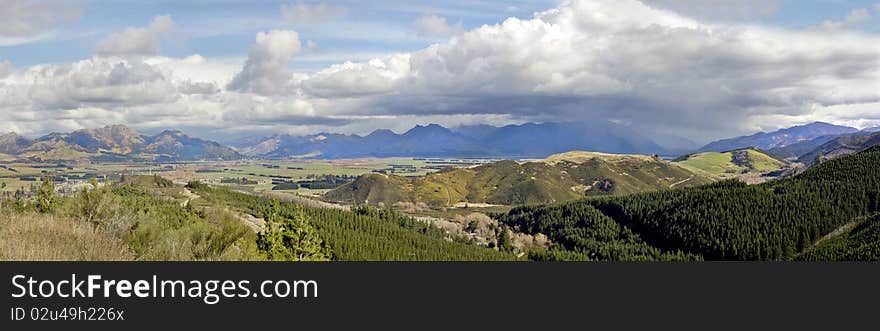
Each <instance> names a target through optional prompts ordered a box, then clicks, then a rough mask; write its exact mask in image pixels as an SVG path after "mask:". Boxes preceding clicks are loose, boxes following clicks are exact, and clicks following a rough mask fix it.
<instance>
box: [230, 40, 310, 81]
mask: <svg viewBox="0 0 880 331" xmlns="http://www.w3.org/2000/svg"><path fill="white" fill-rule="evenodd" d="M301 48H302V45H301V43H300V39H299V34H298V33H296V31H288V30H272V31H269V32H260V33H258V34H257V38H256V44H254V46H253V47H251V50H250V53H248V59H247V62H245V65H244V68H243V69H242V70H241V72H239V73H238V75H236V76H235V78H234V79H233V80H232V82H231V83H229V85H228V86H227V88H228V89H230V90H235V91H239V92H253V93H257V94H262V95H277V94H287V93H291V91H292V88H291V86H290V84H291V79H292V78H293V74H292V73H291V72H290V69H288V63H290V60H291V59H292V58H293V56H294V55H296V54H297V53H299V52H300V49H301Z"/></svg>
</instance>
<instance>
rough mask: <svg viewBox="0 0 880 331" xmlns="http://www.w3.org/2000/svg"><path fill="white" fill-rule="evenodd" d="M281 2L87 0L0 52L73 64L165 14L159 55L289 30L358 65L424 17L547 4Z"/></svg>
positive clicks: (234, 49) (404, 37)
mask: <svg viewBox="0 0 880 331" xmlns="http://www.w3.org/2000/svg"><path fill="white" fill-rule="evenodd" d="M289 3H291V2H290V1H262V0H255V1H238V0H217V1H211V0H204V1H141V0H132V1H120V0H92V1H89V2H87V3H83V5H82V7H81V8H82V16H81V18H80V19H79V20H78V21H77V22H76V23H75V24H71V25H69V26H65V27H63V31H58V32H57V35H56V36H53V37H50V38H47V39H45V40H40V41H36V42H33V43H26V44H21V45H14V46H6V47H2V46H0V54H2V55H3V58H5V59H8V60H10V61H12V62H13V63H16V64H19V65H33V64H39V63H62V62H70V61H75V60H78V59H82V58H87V57H89V56H90V55H91V54H92V53H93V51H94V45H95V44H96V43H97V42H98V41H99V40H101V39H102V38H105V37H107V36H108V35H110V34H111V33H113V32H117V31H120V30H123V29H125V28H128V27H138V26H144V25H146V24H148V23H149V22H150V20H151V19H152V18H153V17H155V16H158V15H170V16H171V17H172V18H173V19H174V21H175V22H177V24H178V25H180V27H181V29H182V30H183V31H184V32H185V33H186V35H187V40H186V42H185V43H180V44H177V45H175V44H170V45H167V46H165V47H163V48H162V50H161V54H162V55H167V56H186V55H189V54H200V55H202V56H209V57H244V56H245V55H246V52H247V49H248V48H249V47H250V45H251V44H252V43H253V39H254V34H256V33H257V32H259V31H265V30H270V29H294V30H297V31H298V32H300V34H302V36H303V38H307V39H309V40H312V41H314V42H315V43H317V44H318V45H320V49H321V51H322V52H323V53H327V54H332V55H338V56H339V57H341V58H343V59H345V58H349V59H351V60H365V59H368V58H369V57H367V58H364V57H363V56H358V55H361V54H376V53H393V52H408V51H414V50H418V49H421V48H424V47H425V46H427V45H429V44H430V43H431V42H435V41H437V40H438V39H437V38H420V37H418V36H417V35H416V29H415V27H414V22H415V21H416V20H417V19H418V18H419V17H421V16H424V15H438V16H443V17H444V18H447V19H448V20H449V23H450V24H455V23H457V22H459V21H460V22H461V23H462V25H463V27H464V28H465V29H470V28H473V27H477V26H480V25H482V24H494V23H496V22H500V21H502V20H504V19H505V18H507V17H510V16H519V17H529V16H531V15H532V13H534V12H536V11H540V10H544V9H547V8H550V7H552V6H553V5H554V3H555V1H543V0H537V1H523V0H515V1H424V0H421V1H419V0H417V1H406V0H398V1H328V2H326V3H327V4H328V5H330V6H338V7H343V8H346V10H347V13H346V14H345V15H344V16H341V17H336V18H333V19H328V20H326V21H325V22H320V23H317V24H316V23H312V22H310V23H296V22H290V21H287V20H285V19H284V18H283V17H282V14H281V12H280V7H281V5H282V4H289ZM294 3H297V2H294ZM302 3H306V4H320V3H321V2H315V1H311V2H309V1H304V2H302ZM345 54H350V55H348V56H346V55H345ZM329 62H335V61H326V62H324V63H311V62H309V63H301V66H303V67H307V68H308V67H311V68H314V67H317V66H320V65H326V64H328V63H329Z"/></svg>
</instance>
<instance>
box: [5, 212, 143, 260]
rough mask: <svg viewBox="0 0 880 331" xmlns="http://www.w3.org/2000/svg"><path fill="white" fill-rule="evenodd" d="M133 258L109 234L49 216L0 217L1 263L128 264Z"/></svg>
mask: <svg viewBox="0 0 880 331" xmlns="http://www.w3.org/2000/svg"><path fill="white" fill-rule="evenodd" d="M132 259H133V255H132V254H131V252H129V250H128V248H127V246H126V245H125V244H124V243H123V242H122V241H121V240H120V239H118V238H117V237H115V236H113V235H112V234H110V233H107V232H105V231H102V230H100V229H97V228H95V227H93V226H92V225H90V224H88V223H86V222H76V221H72V220H69V219H62V218H56V217H54V216H51V215H40V214H24V215H12V216H9V215H8V214H7V215H5V216H2V217H0V260H5V261H127V260H132Z"/></svg>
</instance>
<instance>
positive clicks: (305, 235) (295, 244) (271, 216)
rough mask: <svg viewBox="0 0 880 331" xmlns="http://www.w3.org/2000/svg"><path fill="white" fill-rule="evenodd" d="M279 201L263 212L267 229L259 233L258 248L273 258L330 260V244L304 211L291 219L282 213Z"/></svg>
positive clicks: (285, 259)
mask: <svg viewBox="0 0 880 331" xmlns="http://www.w3.org/2000/svg"><path fill="white" fill-rule="evenodd" d="M279 209H280V207H279V204H278V201H274V200H273V201H272V202H271V203H270V205H269V206H268V207H266V210H265V211H264V212H263V216H264V217H265V221H266V225H265V229H264V230H263V231H262V232H261V233H260V234H259V235H258V236H257V247H258V248H259V249H260V251H262V252H263V253H265V254H266V257H267V258H268V259H269V260H278V261H328V260H330V257H331V253H330V250H329V247H327V246H326V245H325V244H324V241H323V240H322V239H321V238H320V237H319V236H318V235H317V234H316V231H315V229H314V228H312V226H311V225H309V223H308V222H307V221H306V216H305V214H304V213H303V212H302V210H299V211H296V212H295V215H294V216H293V217H290V218H286V217H283V216H281V215H280V214H279Z"/></svg>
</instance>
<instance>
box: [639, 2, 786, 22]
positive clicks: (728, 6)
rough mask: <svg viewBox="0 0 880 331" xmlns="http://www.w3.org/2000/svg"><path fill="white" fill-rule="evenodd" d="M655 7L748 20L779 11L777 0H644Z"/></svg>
mask: <svg viewBox="0 0 880 331" xmlns="http://www.w3.org/2000/svg"><path fill="white" fill-rule="evenodd" d="M643 2H644V3H646V4H648V5H649V6H653V7H656V8H661V9H667V10H672V11H675V12H677V13H680V14H682V15H687V16H689V17H695V18H700V19H707V20H750V19H755V18H761V17H767V16H771V15H774V14H776V13H778V12H779V9H780V1H779V0H645V1H643Z"/></svg>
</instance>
